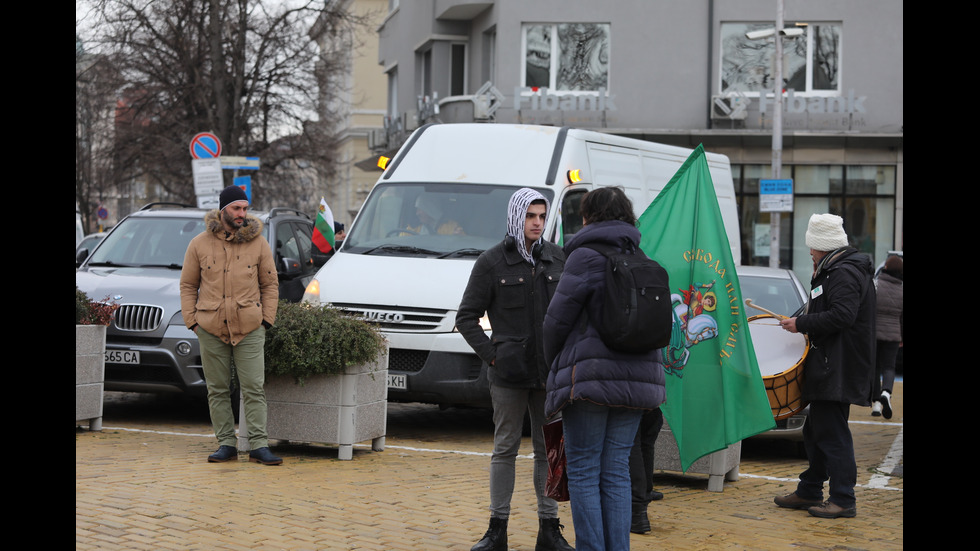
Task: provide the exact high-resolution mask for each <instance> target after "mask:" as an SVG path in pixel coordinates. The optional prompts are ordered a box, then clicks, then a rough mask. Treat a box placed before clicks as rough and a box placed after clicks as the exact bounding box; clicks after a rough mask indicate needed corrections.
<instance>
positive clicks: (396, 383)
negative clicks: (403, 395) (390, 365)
mask: <svg viewBox="0 0 980 551" xmlns="http://www.w3.org/2000/svg"><path fill="white" fill-rule="evenodd" d="M388 388H395V389H398V390H408V381H407V380H406V377H405V376H404V375H393V374H391V373H389V374H388Z"/></svg>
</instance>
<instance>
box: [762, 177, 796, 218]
mask: <svg viewBox="0 0 980 551" xmlns="http://www.w3.org/2000/svg"><path fill="white" fill-rule="evenodd" d="M759 212H793V180H791V179H788V180H759Z"/></svg>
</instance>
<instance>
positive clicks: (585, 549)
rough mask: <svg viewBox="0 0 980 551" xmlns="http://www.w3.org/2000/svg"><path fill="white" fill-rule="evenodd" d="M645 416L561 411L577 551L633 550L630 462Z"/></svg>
mask: <svg viewBox="0 0 980 551" xmlns="http://www.w3.org/2000/svg"><path fill="white" fill-rule="evenodd" d="M642 414H643V411H642V410H639V409H627V408H616V407H607V406H600V405H596V404H593V403H591V402H584V401H574V402H572V403H571V404H570V405H568V406H566V407H565V408H564V409H563V410H562V419H563V426H564V429H565V456H566V459H567V461H568V467H567V468H568V494H569V497H570V498H571V499H570V501H571V505H572V520H573V521H574V523H575V548H576V549H577V550H578V551H590V550H607V551H615V550H621V549H629V547H630V519H631V515H632V505H631V500H630V471H629V456H630V450H632V448H633V440H634V438H635V437H636V431H637V428H638V427H639V425H640V417H641V416H642Z"/></svg>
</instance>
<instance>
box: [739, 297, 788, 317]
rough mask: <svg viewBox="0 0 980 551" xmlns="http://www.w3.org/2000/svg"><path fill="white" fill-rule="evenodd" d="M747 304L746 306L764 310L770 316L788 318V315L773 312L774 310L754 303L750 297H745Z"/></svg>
mask: <svg viewBox="0 0 980 551" xmlns="http://www.w3.org/2000/svg"><path fill="white" fill-rule="evenodd" d="M745 305H746V306H751V307H752V308H755V309H756V310H762V311H763V312H765V313H767V314H769V315H770V316H774V317H776V318H779V319H781V320H784V319H787V317H786V316H780V315H779V314H777V313H776V312H773V311H772V310H766V309H765V308H763V307H762V306H759V305H756V304H752V299H750V298H747V299H745Z"/></svg>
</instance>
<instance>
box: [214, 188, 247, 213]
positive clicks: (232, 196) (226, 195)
mask: <svg viewBox="0 0 980 551" xmlns="http://www.w3.org/2000/svg"><path fill="white" fill-rule="evenodd" d="M238 201H245V204H246V205H248V195H245V190H243V189H242V188H240V187H238V186H236V185H234V184H232V185H230V186H228V187H226V188H225V189H223V190H221V195H220V196H218V210H225V207H227V206H228V205H230V204H232V203H237V202H238Z"/></svg>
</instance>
